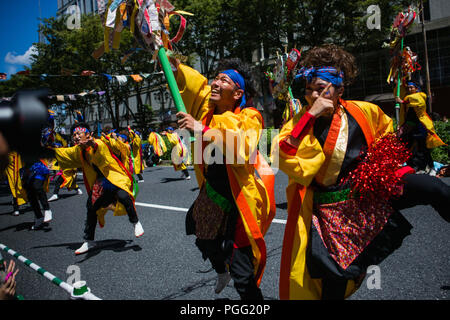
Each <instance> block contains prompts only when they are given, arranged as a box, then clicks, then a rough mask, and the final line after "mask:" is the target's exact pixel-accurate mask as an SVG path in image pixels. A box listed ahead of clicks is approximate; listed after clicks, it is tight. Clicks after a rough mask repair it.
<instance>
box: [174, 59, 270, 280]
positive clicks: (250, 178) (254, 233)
mask: <svg viewBox="0 0 450 320" xmlns="http://www.w3.org/2000/svg"><path fill="white" fill-rule="evenodd" d="M176 80H177V84H178V88H179V90H180V94H181V96H182V98H183V101H184V104H185V106H186V110H187V112H188V113H190V114H191V115H192V116H193V117H194V118H195V119H196V120H198V121H202V122H203V123H204V124H206V125H208V127H210V128H211V129H210V130H208V131H207V132H206V133H205V137H210V138H212V136H216V137H217V136H218V133H221V134H222V135H223V136H224V137H225V136H226V133H228V134H231V136H240V138H241V141H242V142H243V145H242V146H243V147H242V148H239V150H236V149H237V144H234V143H233V144H232V145H235V148H233V147H231V148H233V149H234V151H235V152H234V155H235V156H234V157H233V158H230V157H227V156H226V150H227V148H230V143H226V141H221V140H220V139H217V140H215V141H214V142H212V143H214V144H215V145H216V146H217V147H218V148H219V149H221V150H222V151H223V154H224V155H225V158H226V159H225V160H226V162H227V172H228V179H229V181H230V186H231V192H232V194H233V197H234V200H235V202H236V206H237V208H238V210H239V213H240V216H241V218H242V222H243V224H244V228H245V232H246V234H247V237H248V239H249V242H250V244H251V247H252V251H253V256H254V261H253V265H254V267H255V269H254V275H255V279H256V281H257V283H258V285H259V283H260V281H261V278H262V275H263V273H264V268H265V263H266V245H265V241H264V235H265V233H266V232H267V230H268V228H269V226H270V223H271V222H272V219H273V217H274V215H275V201H274V197H273V172H272V170H271V168H270V167H269V166H268V165H267V163H266V162H265V161H264V159H261V158H262V156H261V155H259V153H256V152H255V151H256V149H257V144H258V141H259V138H260V136H261V132H262V131H261V129H262V126H263V119H262V116H261V114H260V113H259V112H258V111H256V110H255V109H253V108H245V109H243V110H242V111H240V109H239V108H237V110H236V112H234V113H233V112H225V113H223V114H220V115H217V114H213V112H214V106H213V105H210V104H209V97H210V95H211V87H210V86H209V85H208V80H207V79H206V78H205V77H203V76H202V75H201V74H200V73H199V72H197V71H196V70H194V69H192V68H189V67H187V66H185V65H180V66H179V68H178V72H177V79H176ZM239 111H240V112H239ZM246 133H250V134H248V135H246ZM213 139H214V138H213ZM238 154H239V157H240V159H241V160H242V159H243V160H244V161H243V163H242V164H236V161H235V160H236V157H237V155H238ZM255 154H256V155H257V160H258V163H257V164H258V165H259V166H257V165H254V164H252V163H250V159H251V156H254V155H255ZM195 157H196V155H195V151H194V160H195V161H194V168H195V172H196V176H197V181H198V183H199V186H200V187H201V186H202V184H203V182H204V177H203V170H202V165H199V164H198V163H199V160H196V159H195ZM229 162H231V163H229ZM255 167H257V168H258V169H259V170H258V173H259V174H260V176H261V179H260V178H258V177H257V176H256V175H255ZM266 186H268V188H266Z"/></svg>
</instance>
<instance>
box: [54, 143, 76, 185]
mask: <svg viewBox="0 0 450 320" xmlns="http://www.w3.org/2000/svg"><path fill="white" fill-rule="evenodd" d="M66 145H67V144H66ZM48 168H49V169H50V170H55V171H59V170H62V174H61V177H62V178H63V183H62V184H61V185H60V186H59V187H60V188H67V190H69V191H70V190H75V189H78V184H77V169H76V168H72V169H61V168H60V166H59V164H58V161H57V160H56V159H51V160H49V165H48ZM55 177H56V176H55ZM55 177H53V179H55Z"/></svg>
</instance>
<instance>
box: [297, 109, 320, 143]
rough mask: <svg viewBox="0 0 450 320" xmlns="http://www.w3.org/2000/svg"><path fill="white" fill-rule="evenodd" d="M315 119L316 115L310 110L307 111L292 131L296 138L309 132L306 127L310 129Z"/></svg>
mask: <svg viewBox="0 0 450 320" xmlns="http://www.w3.org/2000/svg"><path fill="white" fill-rule="evenodd" d="M315 120H316V117H315V116H313V115H312V114H311V113H309V112H306V113H305V114H304V115H303V116H302V117H301V118H300V120H299V121H298V123H297V125H296V126H295V127H294V129H293V130H292V131H291V136H293V137H294V138H295V139H298V138H300V136H302V137H303V136H304V135H305V134H306V133H307V132H308V131H307V130H306V129H309V128H310V127H311V126H312V125H313V124H314V122H315Z"/></svg>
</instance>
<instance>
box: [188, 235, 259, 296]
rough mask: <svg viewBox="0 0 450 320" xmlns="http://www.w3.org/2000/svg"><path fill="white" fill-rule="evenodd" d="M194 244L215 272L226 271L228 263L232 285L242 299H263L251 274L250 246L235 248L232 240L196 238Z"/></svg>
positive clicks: (251, 255)
mask: <svg viewBox="0 0 450 320" xmlns="http://www.w3.org/2000/svg"><path fill="white" fill-rule="evenodd" d="M195 244H196V245H197V247H198V248H199V249H200V251H201V252H202V253H203V257H204V258H208V259H209V261H210V262H211V265H212V267H213V269H214V270H215V271H216V272H217V273H224V272H226V271H227V269H226V264H228V265H229V270H230V275H231V278H232V279H233V281H234V287H235V289H236V291H237V292H238V293H239V296H240V297H241V299H242V300H263V296H262V293H261V290H260V289H259V288H258V286H257V284H256V281H255V277H254V274H253V270H254V268H253V252H252V248H251V246H248V247H243V248H235V247H234V246H233V245H234V242H233V241H232V240H224V239H215V240H202V239H198V238H197V240H196V242H195Z"/></svg>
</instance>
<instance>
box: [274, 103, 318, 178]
mask: <svg viewBox="0 0 450 320" xmlns="http://www.w3.org/2000/svg"><path fill="white" fill-rule="evenodd" d="M303 114H304V112H300V113H298V114H296V115H295V116H294V118H292V119H291V120H290V121H288V122H287V123H286V124H285V125H284V126H283V128H281V132H280V134H279V135H278V136H276V137H275V138H274V139H273V141H272V151H271V161H272V165H275V166H276V164H277V163H278V164H279V168H280V169H281V170H282V171H283V172H284V173H286V174H287V175H288V176H289V178H291V179H293V180H294V181H295V182H297V183H299V184H301V185H303V186H309V185H310V184H311V182H312V180H313V179H314V176H315V175H316V174H317V172H318V171H319V169H320V167H321V166H322V164H323V163H324V161H325V155H324V154H323V151H322V147H321V146H320V143H319V141H318V140H317V139H316V137H315V136H314V134H313V128H311V129H310V131H309V132H308V134H306V135H305V137H304V138H303V139H302V140H301V141H300V144H299V146H298V148H297V152H296V154H295V155H291V154H287V153H285V152H284V151H283V150H282V149H281V148H280V142H282V141H283V140H285V139H286V138H287V137H289V136H290V135H291V131H292V130H293V129H294V128H295V126H296V125H297V123H298V121H299V120H300V118H301V116H302V115H303Z"/></svg>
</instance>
